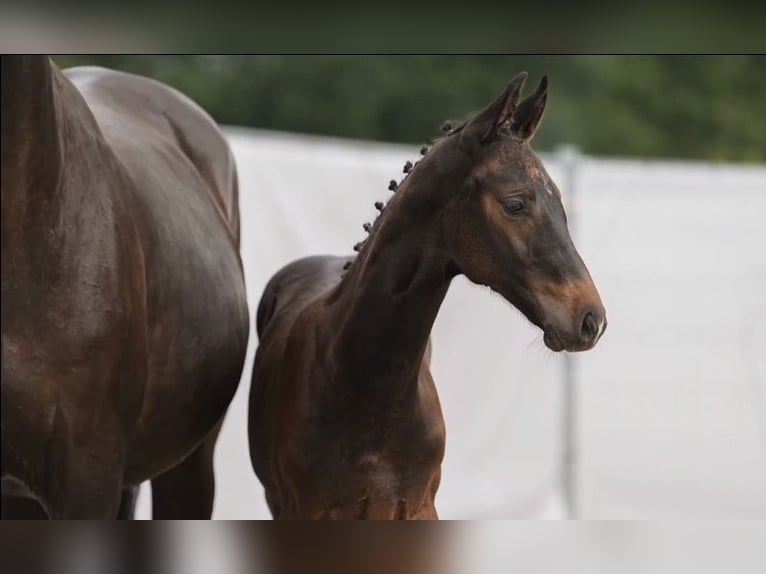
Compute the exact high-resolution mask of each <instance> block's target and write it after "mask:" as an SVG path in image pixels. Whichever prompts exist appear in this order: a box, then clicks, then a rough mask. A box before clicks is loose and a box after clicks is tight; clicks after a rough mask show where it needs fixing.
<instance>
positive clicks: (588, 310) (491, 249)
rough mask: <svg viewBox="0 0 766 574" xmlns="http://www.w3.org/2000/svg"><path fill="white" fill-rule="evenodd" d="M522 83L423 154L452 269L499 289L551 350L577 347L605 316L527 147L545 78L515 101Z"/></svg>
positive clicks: (593, 336) (553, 191) (592, 340)
mask: <svg viewBox="0 0 766 574" xmlns="http://www.w3.org/2000/svg"><path fill="white" fill-rule="evenodd" d="M525 80H526V74H525V73H522V74H519V75H518V76H516V77H515V78H514V79H513V80H512V81H511V83H510V85H509V86H508V88H507V89H506V90H505V92H503V94H502V95H500V97H499V98H498V99H497V100H496V101H495V102H493V103H492V104H490V105H489V106H487V107H486V108H485V109H484V110H482V111H481V112H480V113H479V114H478V115H476V116H475V117H474V118H473V119H472V120H470V121H468V122H466V123H465V124H463V125H462V126H460V127H458V128H456V129H454V130H453V131H452V132H451V133H450V135H448V136H447V137H446V138H444V139H442V140H441V141H440V142H439V143H437V144H436V146H435V147H434V149H433V150H432V151H431V152H429V153H428V156H430V157H427V158H426V159H430V160H432V161H431V162H429V163H431V166H432V169H435V170H436V172H437V173H438V174H439V180H440V181H442V182H447V183H446V186H448V187H449V188H450V189H449V193H447V194H443V195H442V197H444V198H445V203H446V205H444V206H443V219H442V226H443V234H444V242H445V244H446V248H447V255H448V257H449V259H450V261H451V263H452V265H454V269H455V271H457V272H460V273H463V274H465V275H466V276H467V277H468V278H469V279H470V280H471V281H473V282H475V283H480V284H483V285H487V286H489V287H491V288H492V289H493V290H495V291H497V292H498V293H500V294H501V295H503V297H505V298H506V299H507V300H508V301H510V302H511V303H512V304H513V305H514V306H515V307H517V308H518V309H519V310H520V311H521V312H522V313H523V314H524V315H525V316H526V317H527V318H528V319H529V320H530V321H531V322H532V323H534V324H535V325H537V326H538V327H540V329H542V330H543V332H544V341H545V344H546V345H547V346H548V347H549V348H550V349H552V350H553V351H561V350H567V351H583V350H586V349H590V348H591V347H593V346H594V345H595V344H596V342H597V341H598V339H599V338H600V336H601V335H602V333H603V332H604V329H605V328H606V314H605V311H604V306H603V304H602V303H601V298H600V297H599V294H598V291H597V290H596V287H595V285H594V284H593V280H592V279H591V276H590V274H589V273H588V269H587V268H586V267H585V264H584V263H583V261H582V259H581V258H580V255H579V254H578V253H577V250H576V249H575V246H574V244H573V243H572V238H571V237H570V235H569V230H568V229H567V219H566V214H565V213H564V208H563V206H562V204H561V194H560V192H559V190H558V188H557V187H556V184H554V183H553V181H552V180H551V178H550V177H549V176H548V174H547V173H546V171H545V168H544V167H543V165H542V163H541V162H540V160H539V159H538V157H537V156H536V155H535V154H534V152H533V151H532V150H531V148H530V147H529V141H530V140H531V139H532V137H533V136H534V134H535V131H536V129H537V126H538V124H539V122H540V119H541V117H542V115H543V111H544V109H545V103H546V100H547V95H548V81H547V78H543V80H542V82H541V83H540V86H539V87H538V88H537V90H536V91H535V93H534V94H532V95H531V96H529V97H528V98H526V99H525V100H523V101H520V94H521V89H522V87H523V85H524V81H525ZM424 163H425V162H424Z"/></svg>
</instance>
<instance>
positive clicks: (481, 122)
mask: <svg viewBox="0 0 766 574" xmlns="http://www.w3.org/2000/svg"><path fill="white" fill-rule="evenodd" d="M527 75H528V74H527V73H526V72H521V73H520V74H517V75H516V77H514V78H513V79H512V80H511V82H510V83H509V84H508V87H507V88H506V89H505V91H504V92H503V93H502V94H500V96H499V97H498V98H497V99H496V100H495V101H494V102H492V103H491V104H489V105H488V106H487V107H486V108H484V109H483V110H482V111H480V112H479V113H478V114H477V115H476V117H474V118H473V119H472V120H471V121H470V123H469V126H470V128H471V129H470V132H471V133H474V131H475V133H478V135H479V138H480V139H481V142H482V143H487V142H490V141H492V140H493V139H495V137H497V133H498V132H499V131H500V128H502V127H503V124H505V123H506V122H507V121H508V120H510V119H511V117H512V116H513V112H514V111H515V110H516V106H518V105H519V100H520V99H521V89H522V88H523V87H524V82H526V81H527Z"/></svg>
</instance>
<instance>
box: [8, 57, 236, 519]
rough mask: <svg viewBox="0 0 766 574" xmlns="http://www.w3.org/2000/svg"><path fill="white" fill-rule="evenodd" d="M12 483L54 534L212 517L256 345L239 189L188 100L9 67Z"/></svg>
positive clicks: (89, 74) (26, 61)
mask: <svg viewBox="0 0 766 574" xmlns="http://www.w3.org/2000/svg"><path fill="white" fill-rule="evenodd" d="M1 110H2V307H3V313H2V354H3V356H2V359H3V364H2V479H3V482H2V484H3V493H4V494H5V495H24V496H27V497H32V498H34V499H36V500H37V501H39V502H40V504H41V506H42V507H43V509H44V510H45V511H46V513H47V514H48V515H49V516H50V517H53V518H74V517H78V518H80V517H89V518H107V517H113V516H115V514H116V512H117V509H118V505H119V503H120V495H121V492H122V491H123V490H129V489H130V488H131V487H134V486H135V485H138V484H139V483H140V482H142V481H144V480H147V479H151V480H152V493H153V503H154V504H153V506H154V516H155V517H162V518H164V517H199V518H209V517H210V514H211V510H212V503H213V490H214V479H213V468H212V455H213V446H214V443H215V440H216V437H217V433H218V429H219V428H220V424H221V422H222V420H223V417H224V413H225V411H226V408H227V407H228V405H229V403H230V401H231V399H232V397H233V396H234V392H235V390H236V388H237V385H238V382H239V378H240V373H241V369H242V365H243V361H244V357H245V348H246V344H247V337H248V313H247V302H246V298H245V285H244V277H243V273H242V265H241V262H240V257H239V209H238V197H237V193H238V192H237V177H236V170H235V166H234V160H233V156H232V154H231V151H230V150H229V147H228V145H227V143H226V141H225V139H224V137H223V135H222V134H221V132H220V131H219V129H218V128H217V126H216V125H215V123H214V122H213V120H211V119H210V117H209V116H208V115H207V114H205V112H203V111H202V110H201V109H200V108H199V107H198V106H197V105H196V104H194V103H193V102H191V101H190V100H189V99H188V98H186V97H185V96H183V95H182V94H180V93H178V92H176V91H175V90H173V89H171V88H169V87H168V86H165V85H163V84H160V83H158V82H155V81H153V80H149V79H147V78H141V77H138V76H133V75H129V74H124V73H119V72H114V71H110V70H104V69H100V68H75V69H71V70H68V71H67V72H66V73H63V74H62V73H61V72H60V71H59V70H58V68H57V67H56V66H55V65H54V64H53V63H52V62H51V61H50V60H49V59H48V58H45V57H37V56H33V57H19V56H11V57H3V59H2V107H1Z"/></svg>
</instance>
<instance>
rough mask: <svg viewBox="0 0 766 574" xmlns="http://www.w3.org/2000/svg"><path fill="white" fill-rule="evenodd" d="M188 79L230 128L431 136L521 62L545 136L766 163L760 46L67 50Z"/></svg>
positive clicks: (68, 61) (598, 150) (600, 150)
mask: <svg viewBox="0 0 766 574" xmlns="http://www.w3.org/2000/svg"><path fill="white" fill-rule="evenodd" d="M54 60H55V61H56V62H57V63H58V65H59V66H61V67H69V66H74V65H100V66H106V67H110V68H116V69H121V70H125V71H129V72H133V73H138V74H143V75H147V76H150V77H153V78H156V79H158V80H161V81H164V82H167V83H168V84H170V85H172V86H174V87H176V88H178V89H180V90H181V91H183V92H184V93H186V94H188V95H189V96H190V97H192V98H193V99H195V100H196V101H197V102H199V103H200V104H201V105H202V106H203V107H204V108H205V109H207V110H208V111H209V112H210V114H211V115H212V116H213V117H214V118H215V119H216V120H217V121H219V122H221V123H223V124H231V125H241V126H252V127H259V128H267V129H275V130H286V131H295V132H304V133H313V134H326V135H333V136H341V137H350V138H362V139H370V140H384V141H393V142H408V143H417V142H421V141H424V140H426V139H428V138H429V137H430V136H432V135H435V134H436V132H437V130H438V126H439V125H440V124H441V122H442V121H443V120H445V119H448V118H451V119H456V118H458V119H459V118H461V117H463V116H464V115H465V113H466V111H468V110H476V109H478V108H479V107H481V106H482V105H484V104H485V103H486V102H488V101H489V100H490V99H491V98H493V97H494V96H495V95H496V94H497V93H499V91H500V90H501V89H502V88H503V87H504V85H505V82H507V81H508V80H509V79H510V78H511V77H512V76H513V75H514V74H515V73H516V72H518V71H519V70H522V69H524V70H527V71H528V72H530V84H532V85H531V86H530V87H529V88H528V89H529V90H531V89H533V88H534V84H535V83H536V82H537V81H539V78H540V76H541V75H542V74H543V73H546V74H548V75H549V76H550V79H551V84H552V85H551V95H550V102H551V105H550V106H549V109H548V111H547V115H546V119H545V121H544V122H543V124H542V127H541V130H540V133H539V134H538V136H537V138H536V141H535V146H536V147H537V148H538V149H541V150H549V149H551V148H552V147H553V146H555V145H556V144H558V143H572V144H575V145H577V146H579V147H580V148H581V149H582V150H583V151H584V152H586V153H590V154H595V155H606V156H637V157H665V158H689V159H704V160H716V161H742V162H764V161H766V58H764V57H759V56H119V55H111V56H56V57H55V58H54Z"/></svg>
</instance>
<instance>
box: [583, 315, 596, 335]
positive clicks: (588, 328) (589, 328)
mask: <svg viewBox="0 0 766 574" xmlns="http://www.w3.org/2000/svg"><path fill="white" fill-rule="evenodd" d="M580 335H581V336H582V338H583V340H585V341H592V340H593V339H595V338H596V335H598V323H597V322H596V318H595V317H594V316H593V313H586V314H585V317H584V318H583V320H582V328H581V331H580Z"/></svg>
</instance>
